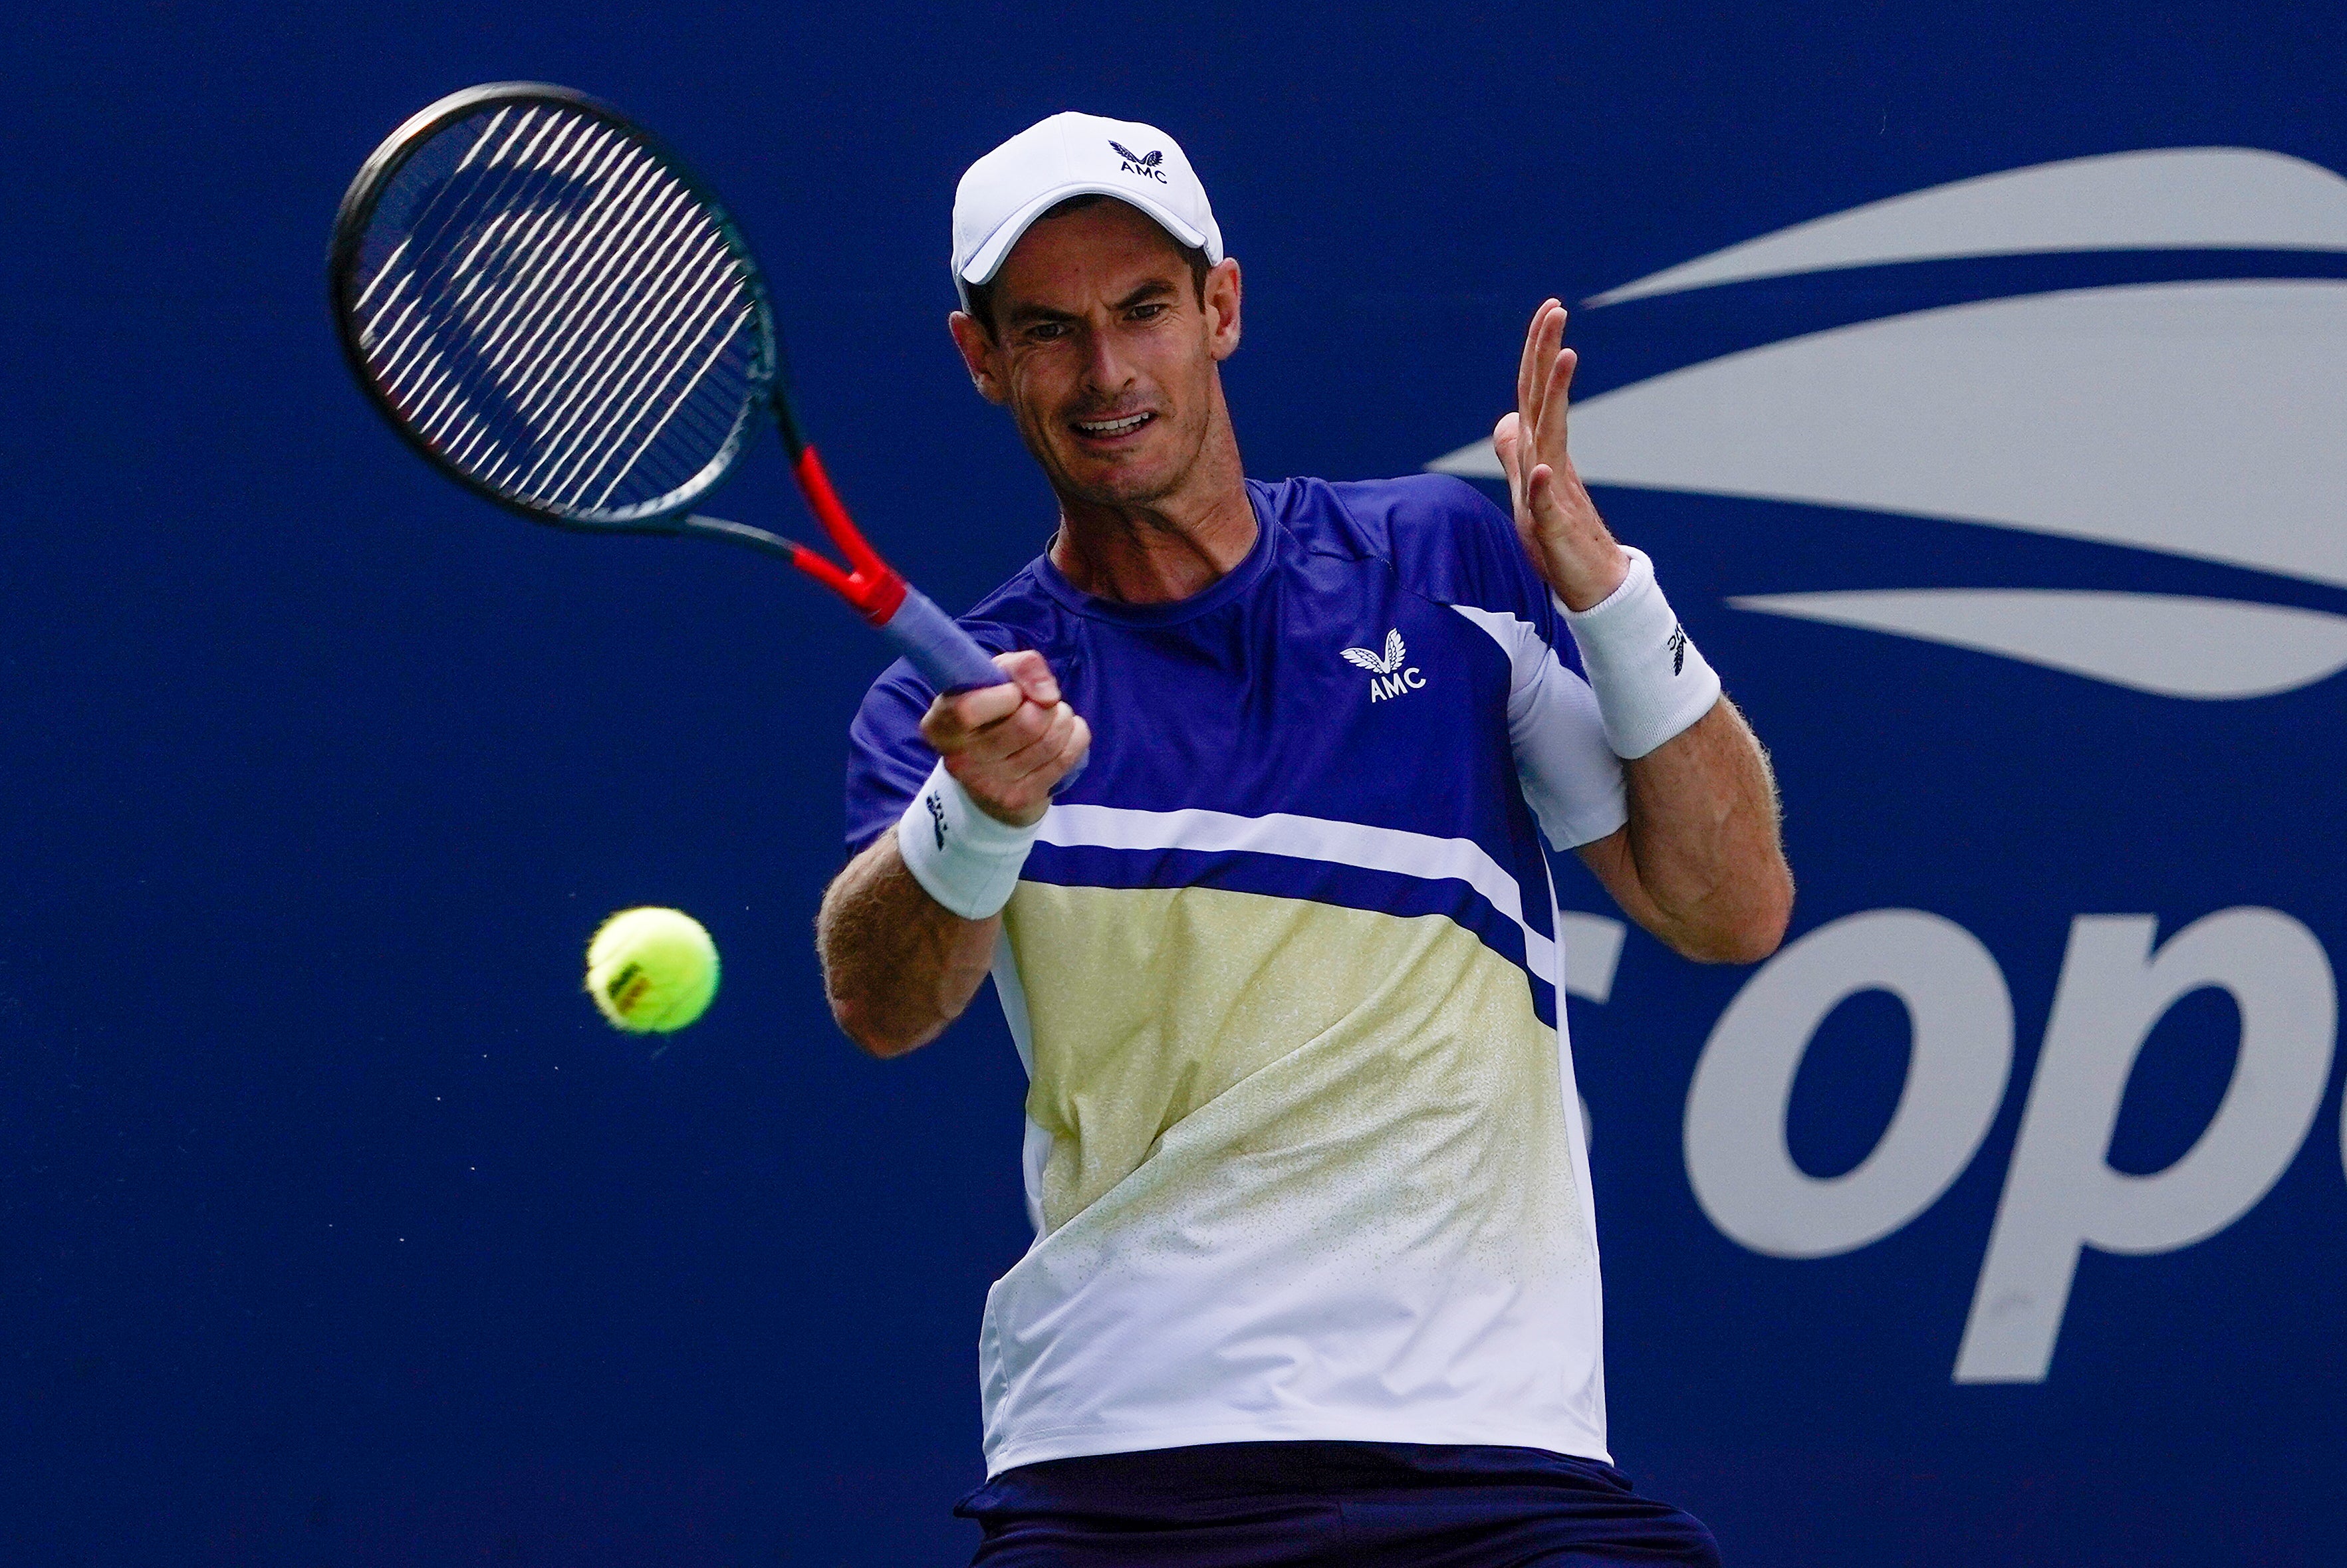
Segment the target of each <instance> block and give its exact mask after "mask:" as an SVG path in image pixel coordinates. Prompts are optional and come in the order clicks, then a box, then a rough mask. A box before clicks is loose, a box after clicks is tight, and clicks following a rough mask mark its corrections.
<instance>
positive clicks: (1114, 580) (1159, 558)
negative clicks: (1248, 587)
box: [1051, 421, 1255, 604]
mask: <svg viewBox="0 0 2347 1568" xmlns="http://www.w3.org/2000/svg"><path fill="white" fill-rule="evenodd" d="M1253 548H1255V507H1254V504H1253V503H1252V502H1250V501H1249V500H1248V499H1247V490H1246V472H1245V469H1244V468H1243V467H1241V466H1240V464H1239V448H1238V441H1237V439H1236V437H1235V436H1234V435H1233V433H1232V430H1231V427H1230V425H1229V424H1228V423H1227V422H1226V421H1225V422H1222V423H1221V427H1220V428H1219V429H1218V430H1216V431H1215V432H1214V434H1213V435H1212V436H1209V437H1208V438H1207V443H1206V446H1205V449H1204V450H1203V451H1201V452H1200V453H1199V455H1198V460H1197V462H1196V463H1194V464H1193V465H1192V466H1191V469H1190V472H1189V474H1188V475H1186V476H1185V477H1184V479H1183V482H1182V484H1181V485H1180V486H1179V487H1176V488H1175V489H1174V490H1173V492H1172V493H1170V494H1168V495H1165V496H1162V497H1158V498H1157V499H1155V500H1153V501H1152V502H1150V503H1149V504H1147V505H1145V506H1114V505H1104V504H1102V503H1100V502H1097V501H1090V500H1084V499H1081V498H1078V497H1071V496H1068V495H1064V494H1063V495H1061V497H1060V531H1059V533H1058V534H1057V535H1056V536H1054V537H1053V538H1052V540H1051V564H1052V565H1053V566H1055V567H1057V568H1059V569H1060V575H1061V576H1062V577H1064V578H1066V579H1068V581H1069V582H1070V583H1071V584H1073V585H1074V586H1075V587H1076V588H1078V589H1081V590H1083V591H1084V592H1086V593H1089V594H1092V595H1094V596H1096V597H1098V598H1101V599H1107V600H1116V601H1118V602H1120V603H1123V604H1170V603H1172V602H1173V601H1174V600H1183V599H1188V598H1189V597H1190V596H1191V595H1193V594H1196V593H1203V592H1204V591H1205V590H1206V589H1209V588H1212V587H1213V586H1214V584H1215V583H1216V582H1218V581H1220V580H1221V579H1223V578H1224V577H1225V576H1227V575H1228V574H1229V573H1230V572H1231V571H1233V570H1234V569H1236V568H1237V566H1238V564H1239V563H1240V562H1241V561H1243V560H1245V559H1246V556H1247V552H1248V551H1249V550H1251V549H1253Z"/></svg>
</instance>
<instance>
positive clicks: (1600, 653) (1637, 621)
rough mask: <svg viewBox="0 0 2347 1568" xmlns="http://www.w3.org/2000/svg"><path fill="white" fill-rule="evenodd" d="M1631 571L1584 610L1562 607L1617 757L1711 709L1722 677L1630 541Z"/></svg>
mask: <svg viewBox="0 0 2347 1568" xmlns="http://www.w3.org/2000/svg"><path fill="white" fill-rule="evenodd" d="M1622 553H1623V554H1624V555H1626V556H1628V557H1629V558H1630V575H1629V576H1628V577H1625V578H1624V579H1622V586H1621V587H1619V588H1617V589H1614V591H1613V592H1612V593H1609V594H1607V595H1606V596H1605V597H1604V599H1603V600H1600V601H1599V602H1597V603H1595V604H1593V605H1591V606H1590V607H1589V608H1588V609H1587V610H1565V609H1564V606H1563V603H1562V602H1560V603H1559V604H1558V605H1557V608H1558V609H1559V610H1564V623H1565V625H1566V626H1568V627H1570V628H1571V629H1572V630H1573V642H1574V643H1575V644H1576V645H1577V646H1578V647H1579V648H1580V649H1581V666H1582V668H1583V669H1584V670H1586V671H1589V686H1590V690H1592V691H1594V692H1596V693H1597V712H1598V715H1599V716H1600V717H1601V718H1603V719H1604V722H1605V742H1606V743H1607V744H1608V745H1610V746H1612V747H1613V748H1614V755H1615V756H1617V757H1623V758H1625V759H1627V758H1635V757H1643V756H1645V754H1646V753H1648V752H1651V751H1653V750H1654V749H1655V747H1656V746H1659V745H1661V744H1662V743H1664V742H1665V741H1667V740H1669V739H1670V738H1671V737H1672V736H1673V735H1676V734H1677V733H1679V732H1680V731H1682V730H1684V729H1686V727H1687V726H1688V725H1690V724H1692V723H1695V722H1696V720H1697V719H1700V718H1702V717H1703V716H1704V715H1705V714H1706V713H1708V712H1711V705H1712V704H1713V703H1714V702H1718V701H1719V677H1718V676H1717V674H1715V673H1714V672H1713V671H1712V668H1711V666H1710V665H1709V664H1708V663H1706V662H1705V661H1704V657H1703V654H1702V653H1701V652H1700V651H1697V650H1696V645H1695V644H1694V643H1693V642H1691V641H1688V640H1687V634H1686V630H1685V629H1684V628H1682V627H1681V626H1680V625H1679V618H1678V615H1677V613H1676V611H1674V610H1672V609H1671V601H1670V600H1666V599H1665V598H1664V597H1663V590H1662V589H1661V588H1659V587H1658V586H1656V584H1655V563H1654V562H1653V561H1651V560H1648V559H1646V554H1645V551H1644V550H1634V549H1631V548H1628V547H1627V546H1624V548H1623V551H1622Z"/></svg>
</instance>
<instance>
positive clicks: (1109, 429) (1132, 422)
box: [1070, 408, 1157, 441]
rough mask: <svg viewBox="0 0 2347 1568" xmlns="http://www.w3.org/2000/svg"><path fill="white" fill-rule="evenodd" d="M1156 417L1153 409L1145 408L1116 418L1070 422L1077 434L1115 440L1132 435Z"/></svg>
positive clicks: (1098, 439)
mask: <svg viewBox="0 0 2347 1568" xmlns="http://www.w3.org/2000/svg"><path fill="white" fill-rule="evenodd" d="M1156 417H1157V415H1156V414H1155V413H1154V412H1153V411H1152V410H1150V409H1145V408H1144V409H1143V410H1142V411H1141V412H1140V413H1138V414H1127V415H1122V416H1121V417H1119V418H1115V419H1077V420H1071V422H1070V423H1071V425H1073V426H1074V428H1075V432H1076V434H1077V435H1079V436H1084V437H1086V438H1087V439H1090V440H1093V441H1114V440H1117V439H1118V438H1120V437H1122V436H1130V435H1132V434H1133V432H1134V431H1136V430H1139V429H1140V428H1141V427H1142V426H1143V425H1146V424H1148V423H1149V422H1150V421H1151V420H1153V419H1154V418H1156Z"/></svg>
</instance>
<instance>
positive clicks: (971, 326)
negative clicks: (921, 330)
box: [946, 311, 1002, 403]
mask: <svg viewBox="0 0 2347 1568" xmlns="http://www.w3.org/2000/svg"><path fill="white" fill-rule="evenodd" d="M946 330H947V331H948V332H950V333H953V340H954V347H956V348H958V349H959V350H961V362H962V364H965V365H967V366H969V380H970V384H971V385H973V386H975V387H977V388H978V395H979V396H980V397H983V398H984V399H986V400H987V401H988V402H989V403H1000V402H1001V401H1002V381H1001V378H1000V377H999V376H998V375H996V374H994V337H993V334H992V333H989V332H988V331H987V330H986V329H985V328H984V327H982V326H980V325H979V323H978V318H977V317H976V316H973V315H971V314H970V313H969V312H968V311H956V312H954V313H952V314H950V315H948V316H947V317H946Z"/></svg>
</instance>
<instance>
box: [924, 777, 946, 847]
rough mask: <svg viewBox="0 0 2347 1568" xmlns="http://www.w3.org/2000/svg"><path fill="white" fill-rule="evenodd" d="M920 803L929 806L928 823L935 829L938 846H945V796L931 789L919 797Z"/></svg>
mask: <svg viewBox="0 0 2347 1568" xmlns="http://www.w3.org/2000/svg"><path fill="white" fill-rule="evenodd" d="M921 804H923V805H926V806H928V808H929V825H930V826H931V827H934V828H935V829H937V834H938V848H939V849H943V848H944V847H945V846H946V797H945V796H944V794H941V793H940V792H938V791H937V790H931V791H930V792H929V793H928V794H925V795H923V796H922V797H921Z"/></svg>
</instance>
